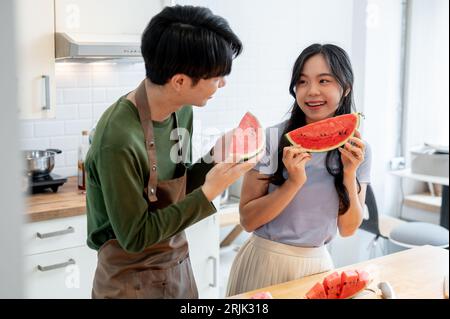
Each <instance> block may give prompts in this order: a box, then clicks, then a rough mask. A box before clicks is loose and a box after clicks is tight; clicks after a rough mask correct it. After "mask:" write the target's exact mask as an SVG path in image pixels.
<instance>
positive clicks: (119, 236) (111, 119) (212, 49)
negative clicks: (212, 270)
mask: <svg viewBox="0 0 450 319" xmlns="http://www.w3.org/2000/svg"><path fill="white" fill-rule="evenodd" d="M141 50H142V55H143V57H144V61H145V69H146V78H145V80H144V81H143V82H142V83H141V84H140V85H139V87H138V88H137V89H135V90H134V91H132V92H130V93H129V94H127V95H126V96H123V97H121V98H120V99H119V100H118V101H117V102H116V103H114V104H113V105H112V106H111V107H109V108H108V109H107V110H106V111H105V113H104V114H103V115H102V117H101V119H100V121H99V122H98V124H97V127H96V132H95V136H94V139H93V142H92V145H91V149H90V151H89V153H88V155H87V159H86V171H87V218H88V240H87V243H88V245H89V247H91V248H93V249H95V250H98V264H97V269H96V273H95V278H94V284H93V289H92V297H93V298H198V293H197V287H196V284H195V281H194V276H193V273H192V268H191V264H190V261H189V250H188V243H187V241H186V237H185V233H184V229H185V228H187V227H188V226H190V225H192V224H194V223H196V222H198V221H200V220H201V219H203V218H205V217H208V216H209V215H211V214H213V213H215V212H216V208H215V207H214V205H213V204H212V203H211V201H212V200H213V199H214V198H215V197H216V196H218V195H219V194H221V193H222V192H223V191H224V190H225V189H226V188H227V187H228V186H229V185H231V184H232V183H234V182H235V181H236V180H237V179H238V178H239V177H240V176H242V175H243V174H244V173H245V172H247V171H248V170H250V169H251V168H252V167H253V165H254V164H252V163H244V164H233V163H225V162H223V161H220V159H221V156H220V152H216V153H215V154H214V159H215V160H216V162H218V163H217V164H216V165H214V163H212V164H207V163H204V162H199V163H196V164H194V165H191V166H187V163H186V162H188V161H184V163H183V162H179V161H178V160H177V159H180V157H178V158H177V156H175V160H174V156H173V151H172V150H173V149H175V150H176V152H175V155H177V154H178V155H182V156H181V157H184V158H185V159H186V157H187V158H188V159H189V157H190V155H188V156H186V155H185V154H186V152H187V153H188V154H190V148H191V146H190V143H186V141H180V138H179V134H175V137H178V140H173V135H171V133H172V132H173V130H175V132H177V131H178V132H179V129H184V130H186V131H188V132H189V133H192V107H191V106H190V105H195V106H200V107H201V106H204V105H205V104H206V103H207V101H208V99H210V98H211V97H212V96H213V95H214V93H215V92H216V90H217V89H218V88H221V87H223V86H224V85H225V79H224V76H226V75H228V74H229V73H230V71H231V65H232V60H233V59H234V58H235V57H236V56H238V55H239V54H240V52H241V50H242V44H241V42H240V40H239V39H238V37H237V36H236V35H235V34H234V33H233V31H232V30H231V28H230V27H229V25H228V23H227V22H226V21H225V20H224V19H223V18H221V17H219V16H216V15H214V14H213V13H212V12H211V11H210V10H209V9H207V8H202V7H192V6H175V7H166V8H165V9H164V10H163V11H161V12H160V13H159V14H158V15H156V16H155V17H154V18H153V19H152V20H151V21H150V23H149V25H148V26H147V28H146V29H145V31H144V33H143V35H142V45H141ZM186 145H188V146H187V148H188V149H187V150H186V149H183V147H184V148H186ZM217 145H220V143H217ZM217 150H219V147H217ZM171 155H172V156H171ZM183 155H184V156H183Z"/></svg>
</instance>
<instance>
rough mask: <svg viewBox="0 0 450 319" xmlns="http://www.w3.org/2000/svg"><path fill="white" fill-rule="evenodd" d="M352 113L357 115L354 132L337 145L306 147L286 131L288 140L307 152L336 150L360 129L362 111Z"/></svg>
mask: <svg viewBox="0 0 450 319" xmlns="http://www.w3.org/2000/svg"><path fill="white" fill-rule="evenodd" d="M350 114H353V115H355V116H356V125H355V128H354V129H353V131H352V133H351V134H349V136H348V137H347V138H346V139H345V140H343V141H341V142H339V143H337V144H335V145H332V146H330V147H327V148H322V149H309V148H304V147H302V146H301V145H299V144H297V143H296V142H295V141H294V140H293V139H292V138H291V137H290V136H289V133H286V134H285V135H284V136H285V137H286V138H287V140H288V141H289V143H291V145H293V146H298V147H302V148H303V149H304V150H305V151H306V152H309V153H322V152H328V151H332V150H334V149H336V148H338V147H341V146H342V145H344V144H345V143H347V142H348V140H349V139H350V138H351V137H352V136H353V135H354V134H355V131H356V130H357V129H358V127H359V124H360V116H361V113H356V112H355V113H350Z"/></svg>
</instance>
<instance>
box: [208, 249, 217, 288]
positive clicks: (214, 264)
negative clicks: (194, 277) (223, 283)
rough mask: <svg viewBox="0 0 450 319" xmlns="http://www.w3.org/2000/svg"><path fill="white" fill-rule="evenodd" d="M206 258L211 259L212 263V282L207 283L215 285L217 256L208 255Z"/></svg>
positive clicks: (211, 285)
mask: <svg viewBox="0 0 450 319" xmlns="http://www.w3.org/2000/svg"><path fill="white" fill-rule="evenodd" d="M208 260H212V264H213V282H212V283H209V286H210V287H213V288H215V287H217V258H216V257H213V256H209V257H208Z"/></svg>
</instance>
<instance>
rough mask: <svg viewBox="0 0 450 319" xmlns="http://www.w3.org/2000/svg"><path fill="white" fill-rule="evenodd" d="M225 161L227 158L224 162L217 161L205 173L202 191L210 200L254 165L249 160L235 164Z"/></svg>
mask: <svg viewBox="0 0 450 319" xmlns="http://www.w3.org/2000/svg"><path fill="white" fill-rule="evenodd" d="M227 161H228V159H227V160H225V162H224V163H223V162H222V163H218V164H217V165H216V166H214V167H213V168H212V169H211V170H210V171H209V173H208V174H207V175H206V179H205V183H204V184H203V186H202V191H203V193H204V194H205V196H206V198H207V199H208V200H209V201H210V202H211V201H212V200H213V199H214V198H216V197H217V196H219V195H220V194H222V193H223V192H224V191H225V189H227V188H228V186H230V185H231V184H233V183H234V182H235V181H237V180H238V179H239V178H240V177H241V176H242V175H244V174H245V173H246V172H248V171H249V170H251V169H252V168H253V167H254V166H255V163H251V162H245V163H242V164H236V163H227ZM230 161H231V159H230Z"/></svg>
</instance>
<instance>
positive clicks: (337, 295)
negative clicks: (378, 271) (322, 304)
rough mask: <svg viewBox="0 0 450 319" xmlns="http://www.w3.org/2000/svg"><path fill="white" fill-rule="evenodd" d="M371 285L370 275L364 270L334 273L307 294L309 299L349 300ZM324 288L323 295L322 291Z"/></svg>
mask: <svg viewBox="0 0 450 319" xmlns="http://www.w3.org/2000/svg"><path fill="white" fill-rule="evenodd" d="M369 283H370V278H369V274H368V273H367V272H366V271H364V270H346V271H343V272H342V273H341V274H339V273H338V272H334V273H332V274H330V275H328V276H327V277H325V279H324V280H323V284H322V283H320V282H319V283H316V284H315V285H314V286H313V287H312V288H311V289H310V290H309V291H308V292H307V293H306V298H308V299H348V298H352V297H354V296H355V295H356V294H358V293H359V292H361V291H363V290H364V289H365V288H366V287H367V286H368V285H369ZM322 288H323V293H324V294H325V295H323V294H322V292H321V289H322Z"/></svg>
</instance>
